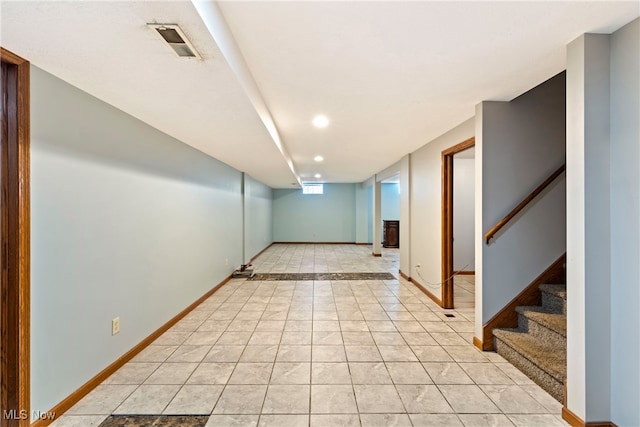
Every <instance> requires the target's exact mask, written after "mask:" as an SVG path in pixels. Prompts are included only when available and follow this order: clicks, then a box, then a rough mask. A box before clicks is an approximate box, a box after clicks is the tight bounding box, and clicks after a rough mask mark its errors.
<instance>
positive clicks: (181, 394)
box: [53, 245, 566, 427]
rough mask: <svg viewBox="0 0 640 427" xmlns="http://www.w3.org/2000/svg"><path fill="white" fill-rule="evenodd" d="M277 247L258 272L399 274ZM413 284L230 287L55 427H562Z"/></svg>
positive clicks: (387, 261)
mask: <svg viewBox="0 0 640 427" xmlns="http://www.w3.org/2000/svg"><path fill="white" fill-rule="evenodd" d="M370 252H371V249H370V247H367V246H356V245H274V246H272V247H271V248H269V249H268V250H267V251H266V252H265V253H263V254H262V255H261V256H260V257H259V258H258V259H257V260H256V262H255V263H254V267H255V269H256V271H258V272H263V273H266V272H271V273H276V272H282V273H285V272H286V273H292V272H294V273H295V272H391V273H393V274H394V275H395V276H397V273H398V256H399V255H398V251H397V250H396V251H393V250H391V251H389V250H385V251H384V255H383V257H381V258H374V257H372V256H371V255H370ZM446 312H447V313H451V314H453V315H454V316H455V317H452V318H449V317H446V316H445V315H444V314H445V310H442V309H441V308H439V307H438V306H437V305H436V304H435V303H434V302H433V301H431V300H430V299H429V298H427V297H426V296H425V295H424V294H422V293H421V292H420V291H419V290H418V289H417V288H415V287H414V286H413V285H412V284H410V283H408V282H406V281H404V280H388V281H378V280H372V281H357V280H356V281H334V282H329V281H300V282H292V281H263V282H261V281H245V280H244V279H237V280H236V279H234V280H231V281H230V282H229V283H228V284H227V285H225V286H224V287H223V288H221V289H220V290H219V291H218V292H216V293H215V294H214V295H213V296H211V297H210V298H209V299H207V300H206V301H205V302H203V303H202V304H201V305H200V306H198V307H197V308H196V309H195V310H193V311H192V312H191V313H190V314H188V315H187V316H186V317H185V318H184V319H183V320H181V321H180V322H179V323H178V324H176V325H175V326H174V327H173V328H171V330H169V331H167V332H166V333H165V334H163V335H162V336H161V337H160V338H159V339H158V340H156V341H155V342H154V343H153V344H152V345H150V346H149V347H147V348H146V349H145V350H144V351H142V352H141V353H139V354H138V355H137V356H136V357H135V358H133V359H132V360H131V361H130V362H129V363H127V364H126V365H125V366H124V367H122V368H121V369H120V370H118V371H117V372H116V373H115V374H113V375H112V376H111V377H110V378H108V379H107V380H106V381H104V383H103V384H101V385H100V386H99V387H97V388H96V389H95V390H93V391H92V392H91V393H90V394H89V395H87V396H86V397H85V398H84V399H82V400H81V401H80V402H79V403H78V404H76V405H75V406H74V407H73V408H71V409H70V410H69V411H68V412H67V413H66V414H65V415H64V416H63V417H61V418H60V419H59V420H58V421H56V422H55V423H54V424H53V425H54V426H55V427H67V426H82V427H90V426H97V425H99V424H100V423H101V422H102V421H103V420H105V419H106V418H107V417H108V416H109V415H110V414H193V415H210V417H209V421H208V423H207V426H227V425H228V426H231V425H233V426H243V425H247V426H256V425H260V426H298V425H299V426H396V425H397V426H405V425H406V426H411V425H413V426H462V425H464V426H489V425H492V426H493V425H495V426H513V425H515V426H554V425H558V426H563V425H566V424H565V423H564V421H562V419H561V417H560V412H561V405H560V404H559V403H558V402H557V401H556V400H554V399H553V398H552V397H551V396H549V395H548V394H547V393H546V392H545V391H543V390H542V389H541V388H539V387H538V386H537V385H536V384H534V383H533V382H532V381H531V380H529V379H528V378H527V377H526V376H524V375H523V374H522V373H520V372H519V371H518V370H517V369H515V368H514V367H513V366H512V365H511V364H509V363H508V362H506V361H505V360H504V359H503V358H502V357H500V356H499V355H497V354H495V353H488V352H484V353H483V352H480V351H478V350H477V349H476V348H475V347H474V346H473V345H472V344H471V340H472V337H473V308H472V307H463V308H461V309H459V310H447V311H446Z"/></svg>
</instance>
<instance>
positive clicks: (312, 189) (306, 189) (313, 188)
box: [302, 184, 324, 194]
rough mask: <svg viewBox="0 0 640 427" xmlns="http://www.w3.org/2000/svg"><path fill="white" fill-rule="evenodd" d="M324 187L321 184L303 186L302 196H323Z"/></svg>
mask: <svg viewBox="0 0 640 427" xmlns="http://www.w3.org/2000/svg"><path fill="white" fill-rule="evenodd" d="M323 193H324V187H323V185H322V184H304V185H303V186H302V194H323Z"/></svg>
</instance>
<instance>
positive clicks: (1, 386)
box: [0, 48, 31, 427]
mask: <svg viewBox="0 0 640 427" xmlns="http://www.w3.org/2000/svg"><path fill="white" fill-rule="evenodd" d="M0 60H1V70H0V87H1V89H2V90H1V97H0V105H1V106H0V116H1V126H0V128H1V130H0V132H1V138H0V141H1V142H0V187H1V190H2V191H1V194H2V197H0V211H1V221H0V222H1V227H0V234H1V236H0V237H1V240H2V243H1V248H2V250H1V256H0V271H1V275H2V280H1V285H0V330H1V331H2V332H1V334H0V408H2V413H1V414H0V425H2V426H3V427H4V426H28V425H29V424H30V422H31V420H30V415H31V414H30V412H29V398H30V395H29V339H30V336H29V270H30V261H29V260H30V258H29V62H27V61H25V60H24V59H22V58H20V57H19V56H17V55H14V54H13V53H11V52H9V51H7V50H5V49H2V48H0Z"/></svg>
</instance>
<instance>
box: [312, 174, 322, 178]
mask: <svg viewBox="0 0 640 427" xmlns="http://www.w3.org/2000/svg"><path fill="white" fill-rule="evenodd" d="M313 177H314V178H322V175H320V174H319V173H317V174H315V175H313Z"/></svg>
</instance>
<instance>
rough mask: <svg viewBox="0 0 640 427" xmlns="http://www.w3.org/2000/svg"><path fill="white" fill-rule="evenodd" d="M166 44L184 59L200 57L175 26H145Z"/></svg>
mask: <svg viewBox="0 0 640 427" xmlns="http://www.w3.org/2000/svg"><path fill="white" fill-rule="evenodd" d="M147 25H148V26H149V27H151V28H153V29H154V30H155V31H156V32H157V33H158V34H159V35H160V37H162V39H163V40H164V41H165V42H167V44H168V45H169V46H170V47H171V49H172V50H173V51H174V52H175V54H176V55H178V56H181V57H186V58H198V59H200V55H199V54H198V52H197V51H196V49H195V48H194V47H193V44H192V43H191V42H190V41H189V39H188V38H187V36H185V34H184V32H183V31H182V30H181V29H180V27H179V26H178V25H177V24H147Z"/></svg>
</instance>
